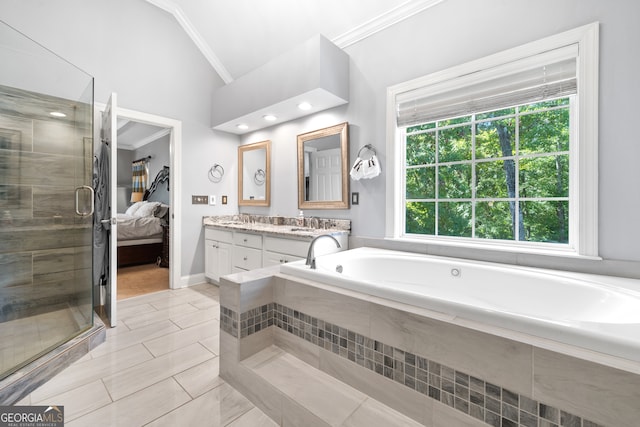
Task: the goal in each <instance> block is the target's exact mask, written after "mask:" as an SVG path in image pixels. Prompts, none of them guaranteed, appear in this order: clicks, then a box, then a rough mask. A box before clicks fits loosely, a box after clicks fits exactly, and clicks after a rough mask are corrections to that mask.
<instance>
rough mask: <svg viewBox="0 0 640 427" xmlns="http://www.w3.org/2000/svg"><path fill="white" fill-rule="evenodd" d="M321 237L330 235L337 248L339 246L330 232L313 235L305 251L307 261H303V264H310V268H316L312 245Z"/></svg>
mask: <svg viewBox="0 0 640 427" xmlns="http://www.w3.org/2000/svg"><path fill="white" fill-rule="evenodd" d="M322 237H331V238H332V239H333V241H334V242H336V246H337V247H338V248H340V247H341V246H340V242H338V240H337V239H336V238H335V237H333V236H332V235H331V234H322V235H320V236H317V237H315V238H314V239H313V240H312V241H311V243H309V252H307V261H306V262H305V265H309V266H311V269H312V270H315V269H316V257H315V256H314V255H313V245H314V244H315V243H316V241H317V240H318V239H320V238H322Z"/></svg>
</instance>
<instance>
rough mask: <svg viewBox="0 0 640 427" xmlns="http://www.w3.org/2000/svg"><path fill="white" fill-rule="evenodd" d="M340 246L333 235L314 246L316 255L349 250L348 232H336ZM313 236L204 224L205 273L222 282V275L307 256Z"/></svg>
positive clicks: (210, 277) (213, 279)
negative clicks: (251, 230) (333, 238)
mask: <svg viewBox="0 0 640 427" xmlns="http://www.w3.org/2000/svg"><path fill="white" fill-rule="evenodd" d="M334 237H335V238H336V239H337V240H338V241H339V242H340V246H341V248H340V249H338V248H337V247H336V245H335V242H333V241H331V239H320V240H318V242H317V243H316V245H315V247H314V249H315V254H316V255H322V254H324V253H330V252H336V251H338V250H346V249H347V248H348V245H349V241H348V234H347V233H343V234H336V235H334ZM311 240H313V237H310V236H292V237H291V238H289V237H288V236H286V235H285V236H283V235H282V233H269V232H255V231H254V232H246V231H244V230H228V229H222V228H218V227H215V226H211V225H208V226H205V250H204V252H205V276H206V278H207V279H209V280H212V281H215V282H218V283H219V282H220V276H224V275H226V274H230V273H238V272H241V271H248V270H254V269H256V268H261V267H267V266H271V265H278V264H284V263H286V262H292V261H298V260H301V259H305V258H306V256H307V251H308V250H309V244H310V243H311Z"/></svg>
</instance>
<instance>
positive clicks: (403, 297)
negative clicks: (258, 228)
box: [280, 248, 640, 362]
mask: <svg viewBox="0 0 640 427" xmlns="http://www.w3.org/2000/svg"><path fill="white" fill-rule="evenodd" d="M316 265H317V268H316V270H311V269H310V268H309V267H308V266H306V265H304V261H299V262H294V263H289V264H283V265H282V266H281V267H280V271H281V273H284V274H289V275H293V276H297V277H300V278H304V279H309V280H313V281H317V282H321V283H324V284H328V285H333V286H338V287H341V288H346V289H350V290H353V291H358V292H361V293H364V294H368V295H373V296H377V297H382V298H385V299H389V300H392V301H397V302H401V303H405V304H410V305H413V306H418V307H422V308H425V309H428V310H432V311H437V312H440V313H444V314H446V315H450V316H452V318H461V319H467V320H471V321H475V322H481V323H483V324H488V325H491V326H497V327H499V328H506V329H509V330H512V331H516V332H522V333H525V334H530V335H533V336H536V337H542V338H545V339H550V340H553V341H557V342H561V343H564V344H569V345H572V346H578V347H582V348H586V349H589V350H593V351H597V352H600V353H604V354H606V355H612V356H616V357H621V358H623V359H627V360H632V361H635V362H640V280H634V279H624V278H616V277H608V276H597V275H589V274H579V273H568V272H567V273H565V272H560V271H554V270H542V269H534V268H524V267H516V266H511V265H505V264H496V263H487V262H476V261H467V260H460V259H456V258H445V257H437V256H429V255H420V254H413V253H408V252H399V251H390V250H383V249H372V248H358V249H352V250H349V251H344V252H338V253H334V254H330V255H323V256H319V257H317V258H316ZM337 270H341V271H342V272H341V273H339V272H337Z"/></svg>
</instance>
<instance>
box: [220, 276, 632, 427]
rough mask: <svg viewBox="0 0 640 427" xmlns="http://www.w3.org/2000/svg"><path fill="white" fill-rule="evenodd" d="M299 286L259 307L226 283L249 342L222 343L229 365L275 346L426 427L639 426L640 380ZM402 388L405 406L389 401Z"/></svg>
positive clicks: (286, 280) (277, 281)
mask: <svg viewBox="0 0 640 427" xmlns="http://www.w3.org/2000/svg"><path fill="white" fill-rule="evenodd" d="M291 279H292V278H291V277H290V276H282V275H279V276H276V277H273V278H272V280H270V281H265V282H264V283H263V284H264V286H265V287H266V288H267V287H271V292H272V294H273V297H274V299H273V301H272V302H265V301H264V297H263V298H261V301H259V302H257V303H256V304H254V305H252V304H251V301H250V298H247V297H246V296H244V297H243V292H242V287H243V285H242V283H234V282H233V281H229V280H225V281H224V282H223V283H222V288H221V290H224V288H225V287H227V288H229V289H228V291H227V292H222V295H225V294H226V295H227V297H229V298H228V299H225V298H224V296H223V298H222V300H221V303H222V305H223V306H224V307H225V310H226V309H229V310H231V311H228V314H229V315H230V319H231V320H233V319H235V321H236V322H237V329H236V331H235V333H236V334H237V335H239V336H240V337H241V338H233V337H231V336H228V335H227V337H228V339H227V340H226V341H223V342H230V343H231V345H234V342H235V343H236V344H237V354H236V356H237V360H234V359H233V355H231V356H230V357H228V358H226V359H224V358H223V359H222V362H223V363H224V364H227V363H228V364H233V363H238V362H239V361H240V360H242V359H244V358H245V357H248V356H249V355H250V354H251V353H252V352H256V351H259V350H261V349H262V348H264V347H265V346H267V345H271V344H274V343H275V345H278V346H280V347H281V348H284V349H286V350H287V351H288V352H290V353H292V354H293V355H295V356H297V357H299V358H301V359H303V360H304V361H305V362H307V363H308V364H309V365H311V366H313V367H316V368H319V369H321V370H324V371H325V372H329V373H331V374H332V375H334V376H336V377H337V378H338V379H340V380H342V381H343V382H346V383H348V384H350V385H351V386H353V387H356V388H357V389H359V390H361V391H363V392H365V393H367V394H369V395H370V396H372V397H373V398H375V399H377V400H380V401H381V402H383V403H385V404H387V405H389V406H391V407H393V408H394V409H396V410H398V411H400V412H402V413H404V414H406V415H408V416H410V417H412V418H414V419H416V420H417V421H420V422H422V423H424V424H425V425H435V426H438V425H439V424H438V422H441V423H442V422H443V421H437V420H442V419H443V416H444V418H445V419H451V417H453V416H457V417H463V418H464V419H465V421H464V422H465V423H468V424H469V425H476V424H474V423H478V424H477V425H497V426H500V425H502V426H510V425H515V426H530V425H535V426H538V425H549V426H553V425H556V426H563V425H566V426H574V425H575V426H584V427H586V426H589V427H594V426H598V425H605V426H622V425H634V423H635V422H636V420H637V418H638V417H639V416H640V408H638V405H637V402H638V401H640V376H638V375H635V374H633V373H630V372H625V371H621V370H618V369H614V368H609V367H606V366H603V365H599V364H596V363H593V362H587V361H584V360H580V359H577V358H575V357H570V356H565V355H562V354H559V353H556V352H552V351H548V350H544V349H542V348H538V347H536V346H533V345H529V344H524V343H520V342H517V341H514V340H510V339H506V338H501V337H497V336H493V335H489V334H486V333H482V332H478V331H474V330H471V329H468V328H463V327H461V326H457V325H452V324H450V323H448V322H446V321H444V319H442V316H440V320H436V319H433V318H429V316H425V315H424V314H423V313H422V312H421V310H417V309H416V308H414V307H409V306H407V307H406V308H407V311H404V310H402V309H401V308H402V305H401V304H389V305H391V306H389V305H387V304H385V302H384V301H383V300H380V299H378V298H373V297H366V296H362V295H358V294H356V293H353V292H349V291H344V290H340V289H337V288H333V287H330V286H324V285H321V286H319V285H317V284H313V283H312V282H307V281H303V280H298V279H296V280H295V281H294V280H291ZM262 294H263V295H265V294H268V291H267V290H266V289H265V291H264V292H263V293H262ZM344 311H351V313H347V314H353V316H345V313H344ZM436 317H437V316H436ZM350 318H352V320H351V321H350V320H349V319H350ZM270 322H272V325H273V326H272V327H269V323H270ZM257 325H259V326H258V327H257V328H256V326H257ZM265 326H266V328H265ZM256 329H258V331H256ZM223 331H224V329H223ZM270 331H272V332H271V333H269V332H270ZM223 335H225V334H223ZM261 337H263V338H261ZM229 373H231V374H232V373H233V369H229ZM587 373H588V375H587ZM392 384H395V386H394V385H392ZM398 385H400V386H401V387H402V388H401V389H397V388H396V389H394V390H396V393H395V394H397V395H398V396H393V395H392V394H391V393H390V392H385V391H384V390H385V389H389V388H393V387H397V386H398ZM239 388H241V387H239ZM416 396H423V397H425V398H426V399H429V400H431V401H433V402H436V403H433V404H432V405H434V409H433V411H432V412H433V413H432V414H427V415H426V416H425V417H424V418H422V419H421V418H420V417H421V416H422V415H421V413H420V411H418V409H417V408H416V406H418V405H417V404H413V405H409V404H407V403H406V402H409V401H411V402H414V401H416V400H415V399H416ZM385 399H388V400H387V401H385ZM402 401H404V402H402ZM418 402H423V401H420V400H418ZM425 405H427V406H428V404H427V403H425V404H423V405H422V406H425ZM451 411H453V412H451ZM456 413H458V414H459V415H455V414H456ZM443 414H445V415H443ZM480 419H482V422H480V421H479V420H480ZM440 425H442V424H440Z"/></svg>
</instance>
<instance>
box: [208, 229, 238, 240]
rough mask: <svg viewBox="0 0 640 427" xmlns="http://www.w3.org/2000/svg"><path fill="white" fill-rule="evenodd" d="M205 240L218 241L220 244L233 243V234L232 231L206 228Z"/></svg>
mask: <svg viewBox="0 0 640 427" xmlns="http://www.w3.org/2000/svg"><path fill="white" fill-rule="evenodd" d="M204 238H205V239H207V240H217V241H218V242H225V243H231V242H232V241H233V233H232V232H231V231H226V230H219V229H217V228H211V227H206V228H205V229H204Z"/></svg>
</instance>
